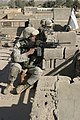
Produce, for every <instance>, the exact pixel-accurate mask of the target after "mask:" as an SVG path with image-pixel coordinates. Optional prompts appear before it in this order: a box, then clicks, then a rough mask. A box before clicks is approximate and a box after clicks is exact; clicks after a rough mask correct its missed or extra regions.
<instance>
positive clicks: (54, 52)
mask: <svg viewBox="0 0 80 120" xmlns="http://www.w3.org/2000/svg"><path fill="white" fill-rule="evenodd" d="M44 58H45V60H50V59H57V58H59V59H62V58H63V48H61V47H60V48H45V49H44Z"/></svg>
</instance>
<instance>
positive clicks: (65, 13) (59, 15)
mask: <svg viewBox="0 0 80 120" xmlns="http://www.w3.org/2000/svg"><path fill="white" fill-rule="evenodd" d="M70 12H71V9H70V8H54V20H68V19H69V16H70Z"/></svg>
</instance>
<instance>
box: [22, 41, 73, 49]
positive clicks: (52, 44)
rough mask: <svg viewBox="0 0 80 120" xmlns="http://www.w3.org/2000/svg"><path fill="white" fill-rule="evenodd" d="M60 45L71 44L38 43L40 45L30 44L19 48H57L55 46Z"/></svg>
mask: <svg viewBox="0 0 80 120" xmlns="http://www.w3.org/2000/svg"><path fill="white" fill-rule="evenodd" d="M62 44H71V42H59V41H57V42H56V41H54V42H42V41H41V42H40V43H38V44H37V43H34V42H33V43H30V44H24V45H23V46H21V47H22V48H24V49H26V48H37V47H40V48H57V46H60V45H62Z"/></svg>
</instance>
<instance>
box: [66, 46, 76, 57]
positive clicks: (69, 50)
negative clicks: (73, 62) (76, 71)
mask: <svg viewBox="0 0 80 120" xmlns="http://www.w3.org/2000/svg"><path fill="white" fill-rule="evenodd" d="M76 50H77V47H74V46H73V47H72V46H71V47H66V48H65V55H64V56H65V58H68V57H70V56H73V55H74V54H75V52H76Z"/></svg>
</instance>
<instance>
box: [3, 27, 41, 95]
mask: <svg viewBox="0 0 80 120" xmlns="http://www.w3.org/2000/svg"><path fill="white" fill-rule="evenodd" d="M38 34H39V31H38V30H36V29H35V28H33V27H27V28H25V30H24V31H23V37H24V38H22V39H20V40H18V41H17V42H16V43H15V45H14V49H13V54H12V63H11V67H10V73H9V84H8V85H7V87H6V88H5V89H4V94H8V93H10V91H12V90H13V87H14V85H13V84H14V81H15V80H16V78H17V76H18V74H19V73H21V72H22V71H25V72H27V73H29V74H31V76H30V77H29V79H28V80H27V82H26V83H25V84H22V85H19V86H18V87H17V88H16V92H17V94H19V93H21V92H23V91H24V90H25V89H27V88H29V87H30V86H31V85H33V84H34V83H35V82H36V81H37V80H38V79H39V77H40V76H41V75H42V70H41V68H40V67H38V66H37V65H36V62H35V61H36V48H26V49H25V48H24V47H23V45H24V44H26V45H29V44H31V43H35V41H36V35H38Z"/></svg>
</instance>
